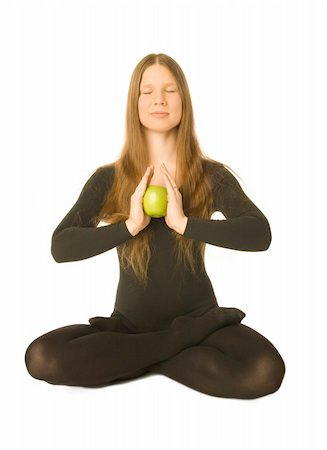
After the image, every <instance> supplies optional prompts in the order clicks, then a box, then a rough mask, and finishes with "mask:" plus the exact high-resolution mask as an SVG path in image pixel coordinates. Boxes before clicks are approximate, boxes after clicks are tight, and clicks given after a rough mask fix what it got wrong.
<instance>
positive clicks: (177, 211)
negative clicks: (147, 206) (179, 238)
mask: <svg viewBox="0 0 327 450" xmlns="http://www.w3.org/2000/svg"><path fill="white" fill-rule="evenodd" d="M160 169H161V171H162V173H163V174H164V181H165V185H166V188H167V195H168V204H167V213H166V216H165V222H166V224H167V225H168V226H169V228H172V229H173V230H175V231H176V232H177V233H180V234H183V233H184V231H185V228H186V225H187V221H188V218H187V217H186V216H185V214H184V211H183V202H182V194H181V193H180V192H179V189H178V188H177V186H176V183H175V180H174V179H173V178H172V176H171V175H170V173H169V172H168V170H167V168H166V166H165V165H164V164H163V163H162V164H161V166H160ZM174 186H176V187H175V188H174Z"/></svg>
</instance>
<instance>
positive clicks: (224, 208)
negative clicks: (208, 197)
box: [183, 167, 271, 252]
mask: <svg viewBox="0 0 327 450" xmlns="http://www.w3.org/2000/svg"><path fill="white" fill-rule="evenodd" d="M222 175H223V176H222V177H221V176H220V175H219V176H218V174H216V175H215V176H214V178H213V180H214V189H213V195H214V206H215V211H221V212H222V213H223V215H224V216H225V217H226V220H214V219H202V218H196V217H188V221H187V224H186V228H185V231H184V234H183V236H186V237H188V238H191V239H195V240H198V241H202V242H206V243H208V244H212V245H216V246H219V247H224V248H230V249H233V250H243V251H252V252H255V251H264V250H267V249H268V248H269V246H270V243H271V229H270V225H269V222H268V220H267V218H266V217H265V215H264V214H263V213H262V211H260V209H259V208H258V207H257V206H256V205H255V204H254V203H253V202H252V201H251V200H250V199H249V197H248V196H247V195H246V194H245V193H244V191H243V190H242V188H241V186H240V184H239V182H238V181H237V179H236V178H235V177H234V175H233V174H232V173H231V172H230V171H229V170H228V169H226V168H225V167H223V168H222Z"/></svg>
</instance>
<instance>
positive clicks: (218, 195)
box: [25, 53, 285, 399]
mask: <svg viewBox="0 0 327 450" xmlns="http://www.w3.org/2000/svg"><path fill="white" fill-rule="evenodd" d="M234 173H235V172H234ZM150 185H151V186H161V187H164V188H165V189H166V190H165V192H166V207H165V215H162V216H161V217H155V216H154V215H153V217H152V216H150V215H148V214H146V212H145V210H144V207H143V198H144V195H145V192H146V190H147V188H148V186H150ZM159 209H160V208H159ZM215 211H220V212H221V214H222V215H223V216H224V217H225V219H223V220H220V219H219V220H218V219H211V216H212V214H213V213H214V212H215ZM270 242H271V229H270V226H269V223H268V220H267V218H266V217H265V215H264V214H263V213H262V211H261V210H260V209H259V208H258V207H257V206H256V205H255V204H254V203H253V202H252V201H251V200H250V198H249V197H248V196H247V195H246V194H245V192H244V191H243V189H242V188H241V185H240V184H239V182H238V181H237V179H236V177H235V176H234V175H233V174H232V169H230V168H229V166H227V164H223V163H222V162H218V161H215V160H214V159H211V158H209V156H207V155H205V154H204V152H203V151H202V150H201V148H200V145H199V143H198V140H197V137H196V133H195V129H194V119H193V110H192V103H191V97H190V92H189V88H188V85H187V81H186V78H185V75H184V73H183V71H182V69H181V68H180V66H179V65H178V64H177V63H176V61H174V60H173V59H172V58H171V57H169V56H168V55H165V54H162V53H160V54H150V55H147V56H145V57H144V58H143V59H142V60H141V61H140V62H139V63H138V64H137V66H136V67H135V69H134V72H133V74H132V78H131V82H130V87H129V92H128V101H127V112H126V139H125V142H124V145H123V147H122V150H121V153H120V155H119V158H118V159H117V161H115V162H111V163H108V164H105V165H102V166H99V167H97V168H96V169H95V170H94V171H93V172H92V173H91V174H90V175H89V176H88V179H87V180H86V182H85V184H84V187H83V189H82V191H81V193H80V195H79V197H78V199H77V200H76V202H75V204H74V205H73V207H72V208H71V209H70V211H69V212H68V213H67V214H66V216H65V217H64V218H63V219H62V221H61V222H60V223H59V225H58V226H57V228H56V229H55V230H54V232H53V235H52V242H51V252H52V255H53V258H54V260H55V261H56V262H58V263H64V262H72V261H80V260H83V259H86V258H92V257H94V256H96V255H99V254H101V253H104V252H107V251H109V250H111V249H113V248H116V249H117V254H118V260H119V267H120V278H119V283H118V287H117V291H116V298H115V304H114V308H113V310H112V312H111V314H110V315H108V316H107V317H103V316H95V317H92V318H90V319H88V323H83V324H73V325H67V326H63V327H61V328H57V329H54V330H52V331H49V332H47V333H45V334H43V335H41V336H39V337H37V338H36V339H35V340H34V341H33V342H31V343H30V344H29V346H28V347H27V349H26V353H25V363H26V367H27V370H28V372H29V374H30V375H31V376H32V377H34V378H36V379H39V380H44V381H46V382H48V383H51V384H63V385H70V386H85V387H100V386H101V387H102V386H108V385H110V384H113V383H115V382H119V381H120V380H127V379H135V378H137V377H141V376H142V375H145V374H150V373H156V374H162V375H165V376H167V377H170V378H171V379H174V380H176V381H178V382H179V383H182V384H184V385H186V386H188V387H190V388H192V389H195V390H197V391H199V392H202V393H205V394H207V395H211V396H216V397H228V398H240V399H253V398H257V397H262V396H264V395H267V394H271V393H273V392H275V391H277V390H278V389H279V387H280V385H281V383H282V380H283V377H284V374H285V364H284V361H283V359H282V357H281V355H280V354H279V352H278V351H277V349H276V348H275V347H274V345H273V344H272V343H271V342H270V341H269V340H268V339H266V338H265V337H264V336H262V335H261V334H260V333H258V332H257V331H255V330H254V329H252V328H250V327H249V326H247V325H244V323H241V321H242V320H243V318H244V317H245V313H244V312H243V311H241V310H240V309H238V308H237V307H232V306H228V307H227V306H221V305H218V302H217V298H216V295H215V292H214V289H213V286H212V284H211V281H210V279H209V277H208V274H207V272H206V268H205V264H204V253H205V246H206V244H211V245H213V246H217V247H224V248H225V249H233V250H238V251H247V252H260V251H265V250H267V249H268V248H269V246H270ZM234 256H235V258H237V253H235V254H234ZM217 265H218V264H217ZM108 276H110V274H109V273H108ZM104 283H105V281H104ZM109 295H110V294H109ZM109 301H110V298H109Z"/></svg>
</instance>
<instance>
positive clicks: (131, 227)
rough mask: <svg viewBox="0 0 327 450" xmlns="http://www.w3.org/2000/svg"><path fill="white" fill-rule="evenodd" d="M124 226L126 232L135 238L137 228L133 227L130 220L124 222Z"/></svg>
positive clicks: (133, 224)
mask: <svg viewBox="0 0 327 450" xmlns="http://www.w3.org/2000/svg"><path fill="white" fill-rule="evenodd" d="M125 224H126V227H127V229H128V231H129V232H130V233H131V235H133V236H136V235H137V234H138V232H139V230H138V228H137V226H136V225H135V223H134V222H133V221H132V220H131V219H129V218H128V219H126V220H125Z"/></svg>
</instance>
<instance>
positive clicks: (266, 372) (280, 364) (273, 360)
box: [245, 354, 286, 398]
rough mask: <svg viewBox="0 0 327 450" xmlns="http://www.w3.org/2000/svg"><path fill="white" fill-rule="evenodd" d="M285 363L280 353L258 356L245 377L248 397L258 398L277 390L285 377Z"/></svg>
mask: <svg viewBox="0 0 327 450" xmlns="http://www.w3.org/2000/svg"><path fill="white" fill-rule="evenodd" d="M285 370H286V368H285V363H284V361H283V359H282V357H281V356H280V355H279V354H276V355H275V354H265V355H261V356H260V357H258V358H257V359H256V361H255V363H254V364H253V365H252V367H251V369H250V370H248V373H247V376H246V377H245V383H246V385H247V388H248V394H249V396H248V398H257V397H262V396H264V395H268V394H272V393H274V392H276V391H277V390H278V389H279V388H280V386H281V384H282V381H283V379H284V375H285Z"/></svg>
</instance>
